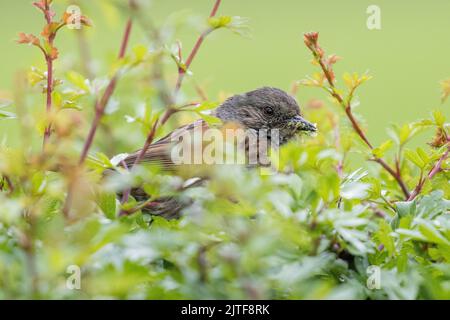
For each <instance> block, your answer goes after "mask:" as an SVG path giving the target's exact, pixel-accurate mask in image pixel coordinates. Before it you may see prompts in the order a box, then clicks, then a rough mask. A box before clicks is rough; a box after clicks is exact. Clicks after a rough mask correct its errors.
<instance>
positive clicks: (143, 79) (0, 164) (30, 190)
mask: <svg viewBox="0 0 450 320" xmlns="http://www.w3.org/2000/svg"><path fill="white" fill-rule="evenodd" d="M51 2H52V1H50V0H40V1H38V2H37V3H35V6H36V7H37V8H38V9H39V10H40V11H42V13H43V15H44V17H45V19H46V26H45V28H44V30H43V31H42V33H41V35H40V37H38V36H35V35H32V34H25V33H22V34H20V38H19V40H18V42H20V43H27V44H31V45H32V46H35V47H37V48H38V49H39V51H41V53H42V54H43V57H44V59H45V62H46V66H47V70H39V69H38V68H37V67H33V68H32V69H30V71H29V73H28V74H27V77H26V80H25V79H22V78H21V79H19V80H18V84H17V87H16V90H17V93H16V99H15V100H14V102H12V104H13V105H12V106H11V107H8V102H6V101H5V102H2V105H1V107H2V109H0V116H1V117H2V118H4V119H5V120H4V121H15V122H16V123H17V126H18V127H20V128H21V129H20V133H21V136H20V139H21V145H20V146H9V145H8V144H6V143H3V144H2V145H1V148H0V173H1V175H2V179H1V183H0V187H1V192H0V298H40V299H45V298H50V299H55V298H71V299H79V298H119V299H125V298H138V299H179V298H191V299H205V298H234V299H244V298H245V299H247V298H252V299H260V298H266V299H299V298H300V299H305V298H306V299H324V298H337V299H340V298H343V299H367V298H370V299H419V298H420V299H450V216H449V209H450V200H448V198H449V196H450V186H449V183H448V180H449V177H450V174H449V171H448V168H449V162H448V150H449V137H450V133H449V126H448V124H447V123H446V122H445V121H446V120H445V117H444V113H443V112H442V111H439V108H437V109H436V110H435V111H433V112H431V114H430V117H429V118H428V119H422V120H419V121H417V122H414V123H406V124H401V125H393V126H392V127H390V128H388V130H387V131H388V134H389V135H388V137H387V139H386V142H384V143H382V144H381V145H379V146H374V145H372V144H371V142H370V139H369V136H370V134H368V133H366V131H365V129H364V127H363V121H362V119H361V118H360V117H359V116H357V115H355V114H354V113H353V111H354V109H355V108H356V107H357V105H358V101H357V99H356V90H357V88H358V87H359V86H360V85H362V84H363V83H364V82H366V81H367V80H369V79H370V76H368V75H362V76H359V75H357V74H344V75H343V76H342V77H341V76H340V75H335V73H334V71H333V65H334V64H335V63H336V62H338V60H339V57H337V56H335V55H330V56H327V55H326V54H325V51H324V49H323V48H322V47H321V46H320V45H319V40H318V34H317V33H307V34H305V37H304V41H305V45H306V48H307V49H308V50H310V51H311V53H312V58H313V60H312V62H313V64H314V65H315V66H316V68H317V73H315V74H313V75H312V76H311V77H310V78H308V79H306V80H301V81H297V82H296V83H295V85H294V86H293V91H292V92H293V93H295V91H296V89H297V88H298V86H307V87H318V88H320V89H323V90H322V91H323V92H320V91H319V90H317V94H318V99H317V100H314V101H311V102H309V103H308V104H306V105H305V106H304V110H303V111H304V113H305V115H306V117H307V118H308V119H310V120H311V121H313V122H316V123H317V125H318V128H319V134H318V135H317V136H316V137H299V138H298V139H297V140H295V141H292V142H290V143H288V144H287V145H284V146H282V147H281V149H280V159H279V163H278V169H277V172H272V174H261V171H260V170H258V169H246V168H243V167H240V166H235V167H234V166H231V165H227V167H226V168H224V167H222V166H218V167H217V168H213V169H211V168H209V171H208V172H209V176H210V177H211V178H210V179H209V181H208V183H207V184H205V185H203V186H198V187H195V188H189V189H183V188H182V185H183V180H182V178H181V177H177V176H175V175H173V174H169V173H167V172H162V171H161V170H160V169H158V168H156V167H149V166H146V167H144V166H140V165H136V166H134V167H133V168H128V169H124V168H118V167H117V165H118V164H119V163H120V156H119V157H114V158H113V156H114V154H115V153H117V152H119V151H124V150H125V151H132V150H130V149H131V148H134V147H135V146H134V145H130V141H142V145H144V142H146V145H148V144H149V143H151V142H152V141H154V140H156V139H157V138H159V137H162V136H163V135H164V134H165V133H167V132H169V131H170V130H171V129H173V128H175V127H176V126H178V125H179V124H180V123H186V122H188V121H191V120H193V119H195V118H196V117H203V118H204V119H205V120H206V121H208V122H215V121H217V119H215V118H213V117H212V116H210V115H208V114H207V112H206V111H208V110H210V109H212V108H214V107H215V106H217V104H218V103H220V101H218V102H215V101H211V100H210V99H208V97H207V96H206V94H205V92H204V91H203V90H202V88H200V87H197V95H198V97H195V96H191V95H188V94H187V93H185V92H184V91H183V89H182V84H183V80H185V81H189V73H190V64H191V62H192V61H193V59H194V58H195V56H196V52H197V50H198V49H200V47H201V45H202V43H203V42H204V40H205V39H206V38H207V36H208V35H209V34H210V33H211V32H213V31H215V30H217V29H222V28H226V29H230V30H231V31H233V32H236V33H239V34H244V35H245V34H247V33H248V29H247V27H246V24H245V23H246V20H245V19H243V18H240V17H228V16H220V15H218V9H219V5H220V1H216V2H215V5H214V8H213V10H212V12H211V14H210V17H209V18H208V19H207V21H206V23H205V26H204V29H203V30H204V31H203V32H202V33H201V34H200V37H199V39H198V41H197V43H196V44H195V45H194V49H193V50H192V51H191V52H190V54H189V55H188V54H186V57H184V55H185V53H184V50H182V47H181V44H180V43H177V42H176V41H175V38H174V35H173V30H174V28H175V27H174V26H173V25H172V23H174V22H173V21H168V22H167V23H166V24H165V25H164V26H162V27H160V28H159V27H155V26H153V24H151V23H149V20H148V17H146V18H145V19H144V18H143V17H142V16H141V12H142V10H140V9H141V8H140V7H139V6H140V2H138V1H136V2H135V1H130V6H129V7H123V8H122V9H123V11H124V12H126V13H127V14H129V15H130V20H129V21H128V23H127V26H126V29H125V32H124V36H123V39H122V42H121V46H120V48H121V49H120V54H119V57H118V59H116V60H115V61H114V62H113V63H112V65H111V71H110V73H109V74H108V75H106V76H103V75H101V76H92V75H91V74H89V72H88V69H89V68H85V69H84V71H83V72H76V71H74V70H58V69H57V68H54V62H55V61H56V60H57V59H58V58H59V56H61V55H64V52H58V49H57V48H56V46H55V42H54V40H55V39H57V37H59V36H63V34H64V32H65V31H64V30H63V29H64V27H65V26H66V25H68V24H70V23H71V19H70V16H67V14H65V15H63V16H62V17H61V19H58V14H57V15H56V16H55V15H54V14H53V12H52V11H51V5H52V3H51ZM80 21H81V22H82V24H83V25H84V26H85V27H87V26H89V25H91V22H90V20H89V19H88V18H87V17H82V18H81V20H80ZM139 27H141V28H143V29H144V30H145V31H146V32H147V33H148V35H149V38H148V42H147V43H142V44H137V45H131V44H130V45H131V47H132V48H131V49H127V47H128V46H129V44H128V40H129V34H130V33H131V32H132V31H133V28H139ZM118 45H119V44H118ZM197 62H198V63H201V61H200V60H199V61H197ZM173 71H175V72H173ZM174 74H175V78H176V79H177V80H176V81H172V79H174V77H173V76H174ZM23 78H25V77H23ZM185 78H186V79H185ZM341 79H342V83H343V84H342V86H340V83H341ZM369 85H370V84H369ZM116 87H117V90H116ZM172 88H173V89H172ZM442 89H443V95H442V103H443V105H442V108H444V103H446V98H447V96H448V95H449V93H450V86H449V81H446V82H443V83H442ZM304 90H307V89H304ZM308 90H314V88H311V89H308ZM41 92H43V93H44V95H42V94H41ZM43 96H44V99H45V101H46V106H47V108H45V107H39V108H34V107H35V105H39V104H40V103H41V101H42V99H43ZM321 98H323V99H324V101H322V100H319V99H321ZM327 98H330V99H329V100H327ZM219 100H222V98H221V99H219ZM362 101H364V99H363V98H362ZM31 106H32V107H33V108H31ZM92 106H95V107H92ZM5 108H10V109H11V110H12V109H15V110H14V112H11V111H7V110H8V109H6V110H5ZM442 108H441V109H442ZM130 110H131V111H130ZM130 128H134V129H135V128H137V130H134V131H133V130H130ZM39 135H40V136H42V137H43V138H44V146H43V148H35V147H33V143H32V141H33V139H35V137H36V136H39ZM419 135H420V136H421V137H422V140H427V141H428V143H427V144H423V145H421V146H419V147H417V148H413V147H411V145H412V144H411V140H413V139H414V138H416V137H417V136H419ZM419 141H420V140H419ZM418 144H419V143H416V145H418ZM112 167H115V168H116V169H117V170H119V171H120V172H121V173H122V174H121V175H120V176H115V177H112V178H105V177H104V175H103V171H104V170H105V169H107V168H112ZM266 173H267V172H266ZM137 185H143V186H144V189H145V191H146V192H147V193H148V194H151V196H152V199H154V198H156V197H158V196H161V195H163V196H166V195H173V194H176V195H177V196H179V197H185V198H189V199H194V201H193V204H192V205H191V206H189V207H188V208H187V209H185V210H184V212H183V214H184V215H183V218H181V219H179V220H170V221H167V220H164V219H162V218H158V217H151V216H149V215H145V214H142V212H141V209H142V207H143V206H144V205H146V203H139V202H138V201H137V200H135V199H133V198H132V197H131V196H128V197H122V198H117V197H116V192H117V191H122V192H123V193H124V194H127V190H128V189H129V188H130V187H132V186H137ZM74 266H75V269H74ZM76 266H79V267H80V268H81V283H80V284H81V287H80V289H77V288H72V287H71V286H70V284H71V283H72V284H73V283H75V282H76V281H75V282H73V281H72V280H73V279H74V278H73V276H74V274H75V275H76V272H74V270H76ZM369 266H378V267H379V268H380V270H381V278H380V280H381V282H380V288H379V289H369V288H368V287H367V285H366V282H367V280H368V277H370V275H371V273H370V272H368V267H369ZM68 284H69V286H68Z"/></svg>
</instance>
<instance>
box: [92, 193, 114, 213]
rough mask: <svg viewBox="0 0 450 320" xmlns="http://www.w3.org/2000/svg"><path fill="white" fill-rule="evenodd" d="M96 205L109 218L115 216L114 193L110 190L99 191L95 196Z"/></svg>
mask: <svg viewBox="0 0 450 320" xmlns="http://www.w3.org/2000/svg"><path fill="white" fill-rule="evenodd" d="M97 205H98V206H99V208H100V209H101V210H102V211H103V213H104V214H105V216H106V217H107V218H109V219H114V218H115V217H116V195H115V194H114V193H111V192H101V193H100V194H99V195H98V198H97Z"/></svg>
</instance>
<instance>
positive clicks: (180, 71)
mask: <svg viewBox="0 0 450 320" xmlns="http://www.w3.org/2000/svg"><path fill="white" fill-rule="evenodd" d="M221 2H222V1H221V0H216V2H215V3H214V7H213V8H212V10H211V13H210V14H209V17H210V18H212V17H214V16H215V15H216V14H217V10H219V7H220V3H221ZM212 31H213V29H211V28H209V29H207V30H205V31H203V32H202V34H201V35H200V36H199V37H198V39H197V41H196V42H195V45H194V47H193V48H192V51H191V53H190V54H189V56H188V58H187V59H186V62H185V68H178V79H177V83H176V85H175V94H177V93H178V91H180V89H181V85H182V83H183V80H184V76H185V75H186V71H187V70H188V69H189V67H190V66H191V63H192V61H193V60H194V58H195V56H196V55H197V52H198V50H199V49H200V47H201V45H202V43H203V41H204V40H205V38H206V37H207V36H208V34H210V33H211V32H212Z"/></svg>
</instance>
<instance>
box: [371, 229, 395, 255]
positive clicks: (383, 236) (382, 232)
mask: <svg viewBox="0 0 450 320" xmlns="http://www.w3.org/2000/svg"><path fill="white" fill-rule="evenodd" d="M391 233H392V228H391V226H390V225H389V224H388V223H387V222H386V221H385V220H381V221H380V224H379V226H378V231H377V232H376V233H375V237H376V238H377V239H378V241H379V242H380V243H381V244H383V245H384V248H385V249H386V250H387V251H388V253H389V255H391V256H392V255H393V254H394V253H395V243H394V238H393V237H392V236H391Z"/></svg>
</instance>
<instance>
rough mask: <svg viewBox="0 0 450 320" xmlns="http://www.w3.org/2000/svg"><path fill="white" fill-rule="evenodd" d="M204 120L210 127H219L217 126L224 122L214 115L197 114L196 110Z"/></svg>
mask: <svg viewBox="0 0 450 320" xmlns="http://www.w3.org/2000/svg"><path fill="white" fill-rule="evenodd" d="M194 111H195V112H196V113H197V114H198V115H199V116H200V117H201V118H202V119H203V120H205V121H206V123H208V125H217V124H221V123H222V121H221V120H220V119H219V118H217V117H215V116H212V115H208V114H204V113H202V112H197V111H196V110H194Z"/></svg>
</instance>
